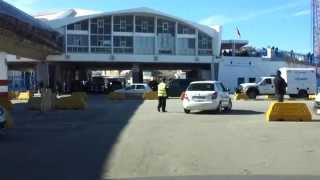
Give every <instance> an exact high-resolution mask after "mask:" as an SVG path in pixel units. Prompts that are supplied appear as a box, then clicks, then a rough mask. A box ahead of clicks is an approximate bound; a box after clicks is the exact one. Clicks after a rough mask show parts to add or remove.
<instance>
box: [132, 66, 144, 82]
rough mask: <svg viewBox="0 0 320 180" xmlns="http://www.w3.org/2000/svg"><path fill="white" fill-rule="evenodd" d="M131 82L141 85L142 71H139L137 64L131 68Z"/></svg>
mask: <svg viewBox="0 0 320 180" xmlns="http://www.w3.org/2000/svg"><path fill="white" fill-rule="evenodd" d="M132 82H133V83H143V71H142V69H140V65H139V64H134V65H133V66H132Z"/></svg>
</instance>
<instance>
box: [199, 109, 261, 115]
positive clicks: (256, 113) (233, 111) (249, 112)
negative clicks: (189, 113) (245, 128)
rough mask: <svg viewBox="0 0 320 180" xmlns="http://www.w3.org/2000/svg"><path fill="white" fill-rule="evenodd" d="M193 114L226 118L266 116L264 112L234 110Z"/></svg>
mask: <svg viewBox="0 0 320 180" xmlns="http://www.w3.org/2000/svg"><path fill="white" fill-rule="evenodd" d="M193 114H199V115H208V114H216V115H226V116H228V115H229V116H232V115H259V114H264V112H258V111H252V110H238V109H236V110H232V111H231V112H225V113H224V112H217V111H200V112H196V113H193Z"/></svg>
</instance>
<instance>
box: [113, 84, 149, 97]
mask: <svg viewBox="0 0 320 180" xmlns="http://www.w3.org/2000/svg"><path fill="white" fill-rule="evenodd" d="M150 91H152V89H151V88H150V87H149V85H148V84H132V85H130V86H128V87H126V88H123V89H119V90H116V91H115V92H117V93H124V94H128V95H142V94H144V93H146V92H150Z"/></svg>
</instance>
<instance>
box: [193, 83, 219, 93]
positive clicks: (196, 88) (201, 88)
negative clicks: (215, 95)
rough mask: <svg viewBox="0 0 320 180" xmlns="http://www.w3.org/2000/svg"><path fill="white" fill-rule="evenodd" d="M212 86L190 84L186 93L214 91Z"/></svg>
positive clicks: (208, 84) (207, 84)
mask: <svg viewBox="0 0 320 180" xmlns="http://www.w3.org/2000/svg"><path fill="white" fill-rule="evenodd" d="M214 90H215V89H214V84H210V83H202V84H191V85H190V86H189V88H188V91H214Z"/></svg>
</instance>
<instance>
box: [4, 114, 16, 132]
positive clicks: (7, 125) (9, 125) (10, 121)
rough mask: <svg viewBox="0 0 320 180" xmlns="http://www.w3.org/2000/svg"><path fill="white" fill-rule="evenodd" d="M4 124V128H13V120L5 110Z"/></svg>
mask: <svg viewBox="0 0 320 180" xmlns="http://www.w3.org/2000/svg"><path fill="white" fill-rule="evenodd" d="M4 113H5V124H4V128H6V129H11V128H13V127H14V122H13V118H12V116H11V112H10V111H8V110H6V109H5V112H4Z"/></svg>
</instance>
